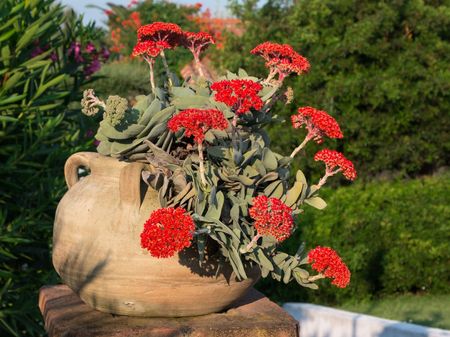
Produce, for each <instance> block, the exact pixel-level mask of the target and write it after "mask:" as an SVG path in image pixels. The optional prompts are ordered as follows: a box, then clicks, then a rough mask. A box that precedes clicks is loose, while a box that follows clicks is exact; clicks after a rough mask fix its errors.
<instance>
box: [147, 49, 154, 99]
mask: <svg viewBox="0 0 450 337" xmlns="http://www.w3.org/2000/svg"><path fill="white" fill-rule="evenodd" d="M145 60H146V61H147V63H148V66H149V67H150V86H151V89H152V93H153V94H154V93H155V74H154V72H153V64H154V63H155V61H154V59H150V58H147V57H146V58H145Z"/></svg>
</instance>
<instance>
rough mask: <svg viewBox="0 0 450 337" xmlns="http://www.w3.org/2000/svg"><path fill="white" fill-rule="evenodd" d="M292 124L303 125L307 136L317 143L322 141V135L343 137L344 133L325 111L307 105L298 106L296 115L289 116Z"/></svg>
mask: <svg viewBox="0 0 450 337" xmlns="http://www.w3.org/2000/svg"><path fill="white" fill-rule="evenodd" d="M291 121H292V125H293V126H294V128H296V129H298V128H300V127H301V126H303V125H305V127H306V129H307V130H308V138H311V139H314V140H315V141H316V142H317V143H319V144H320V143H322V142H323V139H322V137H323V136H324V135H325V136H328V137H330V138H343V137H344V135H343V134H342V132H341V129H340V128H339V124H338V123H337V122H336V120H335V119H334V118H333V117H331V116H330V115H329V114H327V113H326V112H325V111H321V110H316V109H314V108H311V107H309V106H307V107H303V108H299V109H298V114H297V115H292V116H291Z"/></svg>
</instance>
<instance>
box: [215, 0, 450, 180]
mask: <svg viewBox="0 0 450 337" xmlns="http://www.w3.org/2000/svg"><path fill="white" fill-rule="evenodd" d="M231 8H232V9H233V10H234V12H235V13H236V14H237V15H238V16H239V17H240V18H241V19H242V21H243V24H244V27H245V34H244V35H243V36H242V37H233V36H229V37H228V39H227V44H226V45H225V49H224V50H223V52H220V51H219V52H218V53H217V55H216V56H217V57H216V60H217V64H218V65H219V66H220V67H223V68H228V69H230V70H231V71H234V70H236V69H237V68H239V67H245V68H246V69H247V70H249V71H251V72H255V71H256V72H258V73H259V75H262V74H264V72H265V71H266V70H265V69H264V65H263V62H262V61H261V60H259V59H257V58H255V57H254V56H252V55H250V53H249V51H250V50H251V49H252V48H254V47H255V46H256V45H257V44H259V43H261V42H263V41H266V40H269V41H274V42H279V43H289V44H291V45H292V46H293V47H294V49H296V50H297V51H298V52H300V53H301V54H302V55H304V56H305V57H307V58H308V59H309V60H310V62H311V65H312V68H311V70H310V72H309V73H308V74H306V75H304V76H302V77H296V78H292V79H291V82H290V83H289V84H290V85H291V86H292V87H293V88H294V92H296V93H299V94H297V96H296V97H295V100H294V104H292V105H291V106H290V107H289V108H287V107H282V108H281V107H278V108H277V109H278V110H277V111H279V112H280V114H282V115H284V116H289V115H290V114H292V113H293V112H294V111H295V109H296V108H297V107H299V106H306V105H311V106H314V107H317V108H320V109H324V110H327V111H328V112H329V113H330V114H332V115H334V116H335V117H337V119H338V120H339V121H340V123H341V126H342V129H343V131H344V137H345V138H346V140H345V145H344V144H343V143H338V144H337V145H336V146H337V147H338V148H339V150H341V151H343V152H345V153H346V154H347V155H348V156H349V157H350V158H351V159H353V160H355V161H356V163H357V165H356V166H357V168H358V171H359V173H360V175H361V176H362V177H366V178H368V177H371V176H373V175H377V174H380V173H381V172H384V171H395V172H400V173H401V174H403V175H405V174H406V175H417V174H422V173H426V172H430V171H432V170H434V169H436V168H438V167H440V166H443V165H448V163H449V156H448V152H449V149H450V140H449V136H448V135H449V133H448V130H449V127H450V115H449V114H448V111H449V108H450V99H449V98H450V97H449V96H450V94H449V93H450V90H449V89H450V67H449V64H450V62H449V61H450V56H449V55H450V43H449V37H450V29H449V28H450V3H449V2H448V1H416V0H398V1H368V0H363V1H356V0H343V1H333V0H325V1H323V0H308V1H306V0H305V1H304V0H299V1H295V2H294V3H291V2H284V1H276V0H275V1H274V0H271V1H268V2H267V3H266V4H265V5H264V6H263V7H261V8H258V7H257V3H256V1H254V0H248V1H244V2H243V3H242V2H232V3H231ZM285 128H286V126H285V125H280V126H279V127H276V128H274V129H273V130H272V132H273V134H277V135H278V140H277V144H278V146H280V147H284V148H286V147H289V148H293V147H294V146H295V144H297V139H298V136H297V135H296V134H295V133H293V132H286V131H284V132H280V131H283V130H285Z"/></svg>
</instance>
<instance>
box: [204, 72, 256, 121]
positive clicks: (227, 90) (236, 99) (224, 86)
mask: <svg viewBox="0 0 450 337" xmlns="http://www.w3.org/2000/svg"><path fill="white" fill-rule="evenodd" d="M262 88H263V87H262V85H261V84H259V83H257V82H254V81H252V80H223V81H219V82H215V83H213V84H212V85H211V89H212V90H214V91H215V92H216V93H215V95H214V99H215V100H216V101H218V102H223V103H225V104H226V105H228V106H229V107H230V108H231V109H232V110H233V111H234V112H235V113H236V115H238V116H239V115H242V114H244V113H246V112H247V111H250V109H252V108H253V109H256V110H259V109H261V108H262V106H263V101H262V100H261V97H259V96H258V93H259V91H261V89H262Z"/></svg>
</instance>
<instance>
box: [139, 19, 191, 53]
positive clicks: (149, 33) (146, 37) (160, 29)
mask: <svg viewBox="0 0 450 337" xmlns="http://www.w3.org/2000/svg"><path fill="white" fill-rule="evenodd" d="M137 33H138V41H153V42H159V43H161V42H163V44H161V45H164V46H165V48H167V49H169V48H170V49H171V48H175V47H176V46H177V45H179V43H180V39H181V38H182V37H183V35H184V33H183V31H182V30H181V28H180V27H179V26H178V25H176V24H174V23H166V22H153V23H151V24H149V25H145V26H141V27H140V28H139V29H138V32H137Z"/></svg>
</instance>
